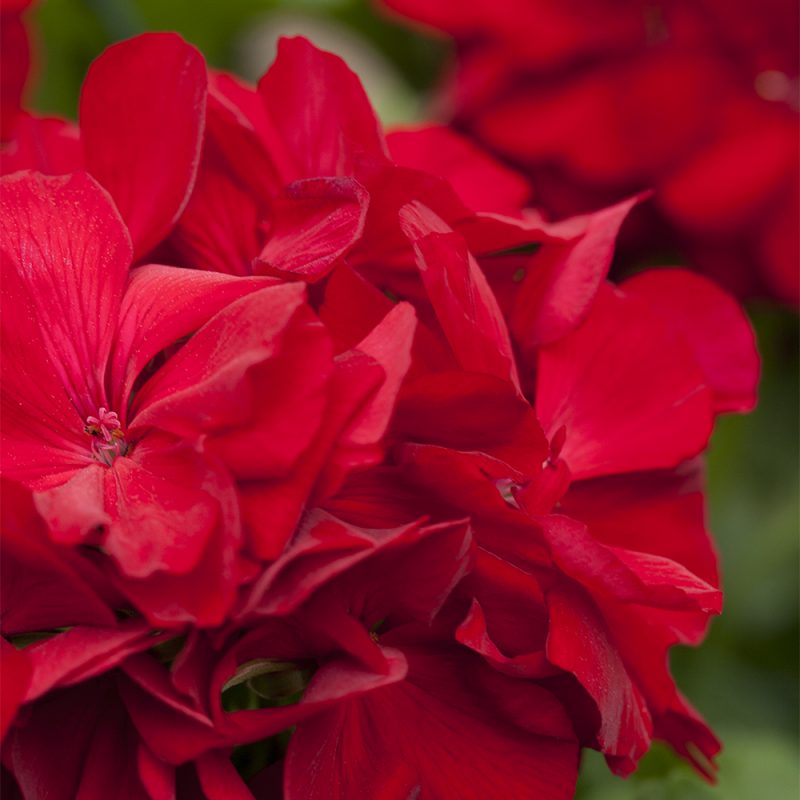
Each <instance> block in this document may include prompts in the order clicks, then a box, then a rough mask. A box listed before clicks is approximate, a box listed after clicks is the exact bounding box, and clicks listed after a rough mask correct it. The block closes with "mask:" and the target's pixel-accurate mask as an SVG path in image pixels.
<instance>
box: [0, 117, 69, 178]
mask: <svg viewBox="0 0 800 800" xmlns="http://www.w3.org/2000/svg"><path fill="white" fill-rule="evenodd" d="M23 169H34V170H36V171H37V172H42V173H44V174H45V175H64V174H66V173H68V172H77V171H79V170H82V169H84V165H83V151H82V149H81V142H80V138H79V132H78V126H77V125H74V124H73V123H71V122H67V120H64V119H58V118H54V117H36V116H34V115H33V114H25V113H23V114H20V115H19V116H18V118H17V121H16V124H15V126H14V139H13V141H11V142H9V143H8V144H6V145H5V146H3V147H2V148H0V173H2V174H3V175H10V174H12V173H13V172H19V171H20V170H23Z"/></svg>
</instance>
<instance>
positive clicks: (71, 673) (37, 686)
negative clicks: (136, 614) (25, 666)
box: [25, 620, 158, 702]
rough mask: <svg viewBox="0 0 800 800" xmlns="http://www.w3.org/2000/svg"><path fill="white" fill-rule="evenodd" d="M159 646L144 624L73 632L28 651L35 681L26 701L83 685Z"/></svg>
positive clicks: (136, 622) (135, 621)
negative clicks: (156, 645) (130, 658)
mask: <svg viewBox="0 0 800 800" xmlns="http://www.w3.org/2000/svg"><path fill="white" fill-rule="evenodd" d="M157 643H158V639H156V638H154V637H153V636H152V631H151V629H150V628H149V627H148V626H147V625H145V624H144V623H143V622H141V621H140V620H130V621H129V622H125V623H121V624H119V625H117V626H116V627H113V628H88V627H75V628H70V629H69V630H68V631H64V632H63V633H59V634H58V635H57V636H54V637H53V638H52V639H47V640H46V641H44V642H41V643H40V644H35V645H31V646H30V647H29V648H27V649H26V651H25V652H26V653H27V654H28V656H29V657H30V660H31V664H32V666H33V679H32V681H31V684H30V686H29V688H28V692H27V694H26V696H25V700H26V701H27V702H30V701H32V700H35V699H36V698H38V697H41V696H42V695H44V694H47V693H48V692H50V691H51V689H54V688H57V687H61V686H71V685H72V684H75V683H82V682H83V681H86V680H88V679H89V678H93V677H95V676H96V675H100V674H102V673H103V672H107V671H108V670H110V669H113V668H114V667H116V666H117V665H118V664H120V663H121V662H122V661H123V660H124V659H126V658H127V657H128V656H130V655H131V654H133V653H137V652H141V651H142V650H147V649H149V648H150V647H152V646H153V645H154V644H157Z"/></svg>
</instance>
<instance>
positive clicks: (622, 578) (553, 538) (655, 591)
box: [540, 514, 722, 613]
mask: <svg viewBox="0 0 800 800" xmlns="http://www.w3.org/2000/svg"><path fill="white" fill-rule="evenodd" d="M540 521H541V529H542V533H543V535H544V538H545V540H546V541H547V543H548V546H549V547H550V551H551V553H552V554H553V559H554V560H555V562H556V564H558V566H559V567H560V568H561V569H562V570H563V571H564V572H565V573H567V574H568V575H570V576H571V577H573V578H575V579H576V580H579V581H580V582H581V583H582V584H583V585H584V586H585V587H586V588H588V589H589V590H590V591H591V592H593V593H596V594H598V595H599V597H601V598H603V597H613V598H615V599H617V600H619V601H621V602H623V603H635V604H639V605H647V606H655V607H662V608H668V609H675V610H679V611H707V612H712V613H719V611H720V610H721V600H722V595H721V593H720V591H719V590H718V589H715V588H714V587H713V586H710V585H709V584H707V583H706V582H705V581H703V580H701V579H700V578H698V577H697V576H696V575H693V574H692V573H691V572H689V570H688V569H686V568H685V567H683V566H682V565H680V564H678V563H677V562H675V561H671V560H670V559H668V558H664V557H663V556H657V555H652V554H649V553H641V552H636V551H633V550H626V549H622V548H618V547H607V546H605V545H602V544H600V542H598V541H596V540H595V539H593V538H592V537H591V536H590V535H589V532H588V531H587V530H586V528H585V526H584V525H582V524H581V523H579V522H575V521H574V520H571V519H569V518H568V517H563V516H558V515H554V514H553V515H549V516H547V517H542V518H541V519H540Z"/></svg>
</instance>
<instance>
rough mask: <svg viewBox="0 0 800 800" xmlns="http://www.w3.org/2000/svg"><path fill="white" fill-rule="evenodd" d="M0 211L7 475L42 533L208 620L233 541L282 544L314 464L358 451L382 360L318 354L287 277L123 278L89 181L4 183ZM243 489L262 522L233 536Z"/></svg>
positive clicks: (319, 468) (369, 440) (327, 350)
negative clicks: (37, 517) (102, 557)
mask: <svg viewBox="0 0 800 800" xmlns="http://www.w3.org/2000/svg"><path fill="white" fill-rule="evenodd" d="M2 204H3V223H2V225H3V265H2V267H3V328H2V335H3V350H4V354H5V356H4V359H3V387H2V400H3V409H4V412H3V413H4V425H3V432H2V435H3V473H4V474H5V475H6V476H7V477H10V478H13V479H15V480H18V481H21V482H23V483H25V484H26V485H27V486H29V487H31V488H33V489H34V490H35V491H36V498H37V504H38V505H39V507H40V508H41V509H42V510H43V513H44V514H45V516H46V517H47V519H48V521H49V523H50V526H51V535H52V536H53V537H54V539H55V540H56V541H59V542H62V543H71V544H73V545H77V544H82V545H90V546H96V547H100V548H101V549H102V551H103V552H104V553H107V554H108V555H110V556H111V557H112V558H113V560H114V561H115V563H116V565H117V567H118V569H119V571H120V580H122V581H123V582H124V590H125V591H126V593H128V594H129V595H130V596H131V597H132V598H133V600H134V602H135V603H136V604H137V605H139V607H141V608H143V609H144V610H145V611H146V612H147V613H148V614H150V615H151V618H153V619H157V620H159V621H161V622H175V621H183V620H188V619H192V620H200V621H204V622H206V623H207V624H208V623H215V622H216V623H218V622H220V621H221V620H222V619H223V618H224V615H225V613H226V611H227V609H228V608H229V607H230V604H231V603H232V601H233V596H234V593H235V590H236V587H237V585H238V583H239V582H240V581H241V580H242V579H243V577H244V576H245V575H246V574H247V572H248V567H247V563H246V560H245V558H244V555H243V552H240V551H243V550H244V549H247V551H248V552H250V553H251V555H253V556H254V557H265V556H267V555H269V554H270V552H271V551H272V550H274V549H275V548H276V547H277V549H278V552H279V551H280V548H281V547H282V542H283V541H284V540H285V538H286V537H287V536H288V535H289V534H290V532H291V529H292V527H293V526H294V524H295V521H296V519H297V516H298V515H299V513H300V509H301V508H302V505H303V503H304V501H305V499H306V496H307V495H308V494H309V493H310V492H311V491H312V489H313V487H314V484H315V482H316V480H317V478H318V477H319V476H320V474H321V473H327V474H329V476H330V477H329V480H333V481H335V480H336V479H337V478H336V476H337V474H338V472H339V471H346V469H347V468H348V465H349V464H350V463H358V461H359V459H360V458H365V457H366V458H367V459H369V458H373V457H374V453H373V449H374V448H373V442H374V441H375V439H376V437H379V436H380V426H381V418H380V414H379V413H373V414H372V418H371V419H370V420H368V422H367V426H369V429H368V428H367V427H365V426H361V427H359V425H358V421H357V420H354V419H353V415H354V414H357V413H358V412H362V413H363V411H364V410H365V409H369V408H371V404H373V403H374V395H375V392H376V390H377V389H378V388H379V387H380V385H381V383H382V382H383V381H384V379H385V377H386V373H385V371H384V370H383V368H382V367H381V366H380V363H379V362H378V361H376V360H375V359H373V358H371V357H370V356H369V355H368V353H367V352H362V351H352V352H350V353H349V354H345V355H343V356H342V357H340V358H339V359H338V360H336V361H334V358H333V352H332V346H331V343H330V339H329V337H328V335H327V333H326V332H325V330H324V328H323V327H322V325H321V324H320V323H319V321H318V320H317V319H316V318H315V317H314V315H313V314H312V312H311V311H310V309H308V307H307V306H306V305H305V302H304V290H303V288H302V286H300V285H299V284H296V285H270V284H271V283H273V284H274V281H271V280H270V279H261V278H245V279H236V278H231V277H228V276H224V275H218V274H211V273H202V272H197V271H189V270H181V269H178V268H173V267H164V266H160V265H148V266H145V267H143V268H139V269H136V270H134V271H133V272H129V266H130V260H131V246H130V239H129V237H128V234H127V231H126V229H125V227H124V225H123V223H122V221H121V219H120V217H119V215H118V213H117V212H116V210H115V209H114V207H113V205H112V203H111V202H110V200H109V198H108V195H107V194H105V193H104V192H103V190H102V189H101V188H100V187H99V186H98V185H97V184H96V183H95V182H94V181H93V180H92V179H91V178H89V177H88V176H86V175H85V174H81V173H77V174H75V175H72V176H70V177H65V178H44V177H42V176H40V175H36V174H32V173H19V174H17V175H14V176H11V177H9V178H5V179H3V183H2ZM190 334H191V338H190V339H189V341H188V342H187V343H186V344H184V345H183V346H181V347H178V348H177V349H176V347H175V345H176V343H178V342H180V340H182V339H184V338H185V337H187V336H189V335H190ZM377 336H378V337H379V336H380V334H377ZM400 346H402V343H400ZM369 347H370V345H369V344H368V345H367V349H369ZM154 359H155V360H154ZM396 368H397V367H396V365H392V366H391V369H396ZM345 376H346V380H347V381H348V383H347V386H346V388H345V387H344V385H343V381H344V380H345ZM260 387H263V388H260ZM266 387H270V388H269V392H270V395H269V398H268V399H264V398H262V399H257V398H258V397H259V394H260V392H261V391H264V390H265V389H266ZM381 399H383V397H381ZM337 448H344V450H345V452H342V453H341V454H339V453H338V451H337ZM362 452H363V453H364V455H360V453H362ZM301 456H303V458H304V460H303V462H302V465H300V464H299V459H300V458H301ZM255 481H258V483H257V484H255V485H254V482H255ZM240 495H241V496H240ZM244 495H246V496H247V500H246V502H247V503H249V504H251V505H252V504H256V505H258V506H259V508H260V512H261V513H264V514H268V513H269V512H271V513H272V514H273V515H274V517H275V519H272V520H270V525H269V527H268V529H266V530H264V528H263V523H262V524H261V526H259V523H258V521H257V520H255V521H253V524H252V525H247V523H245V527H246V533H243V529H242V522H241V517H242V513H243V510H242V503H244V502H245V501H244V500H243V499H242V496H244ZM245 514H246V511H245ZM280 516H283V517H284V518H285V520H286V521H285V523H284V525H283V526H281V525H280V524H279V522H278V519H277V518H278V517H280ZM281 531H283V533H282V532H281ZM245 535H247V536H248V537H249V538H248V541H247V542H245V539H244V537H245ZM281 537H283V538H281ZM178 598H180V599H178Z"/></svg>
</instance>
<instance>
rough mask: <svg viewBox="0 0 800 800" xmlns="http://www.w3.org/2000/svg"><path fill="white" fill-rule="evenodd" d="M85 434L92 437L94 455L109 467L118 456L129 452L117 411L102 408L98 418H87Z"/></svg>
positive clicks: (84, 428)
mask: <svg viewBox="0 0 800 800" xmlns="http://www.w3.org/2000/svg"><path fill="white" fill-rule="evenodd" d="M83 432H84V433H86V434H88V435H89V436H91V437H92V455H93V456H94V457H95V458H96V459H97V460H98V461H100V462H102V463H103V464H106V465H107V466H111V462H112V461H113V460H114V459H115V458H116V457H117V456H124V455H125V454H126V453H127V452H128V444H127V442H126V441H125V432H124V431H123V430H122V423H121V422H120V421H119V417H118V416H117V412H116V411H109V410H108V409H106V408H103V407H102V406H101V407H100V409H99V410H98V412H97V416H96V417H94V416H89V417H86V424H85V425H84V427H83Z"/></svg>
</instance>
